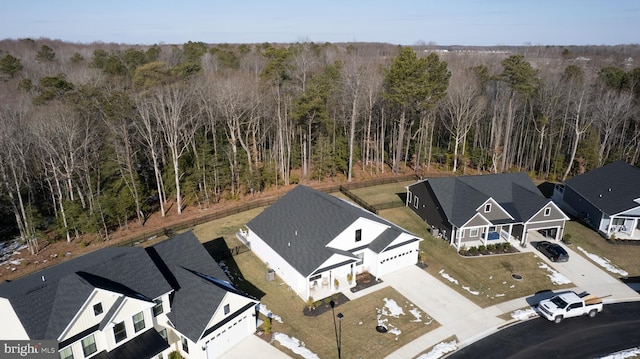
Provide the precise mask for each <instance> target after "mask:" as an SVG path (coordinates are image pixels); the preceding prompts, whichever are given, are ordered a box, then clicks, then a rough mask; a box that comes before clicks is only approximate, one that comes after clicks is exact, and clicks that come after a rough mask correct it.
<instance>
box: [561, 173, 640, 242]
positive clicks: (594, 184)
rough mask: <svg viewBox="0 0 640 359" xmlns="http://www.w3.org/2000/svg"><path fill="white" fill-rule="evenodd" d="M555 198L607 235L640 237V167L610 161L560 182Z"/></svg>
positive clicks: (627, 237)
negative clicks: (562, 183)
mask: <svg viewBox="0 0 640 359" xmlns="http://www.w3.org/2000/svg"><path fill="white" fill-rule="evenodd" d="M553 198H554V201H555V202H556V203H559V204H560V207H561V208H562V209H563V210H564V211H566V212H567V213H568V214H570V215H572V216H575V217H576V218H578V219H579V220H581V221H583V222H584V223H587V224H588V225H590V226H591V227H593V228H594V229H595V230H597V231H598V233H600V235H602V236H604V237H605V238H610V237H611V236H615V237H616V238H621V239H640V168H637V167H634V166H631V165H630V164H628V163H626V162H624V161H616V162H613V163H610V164H608V165H605V166H603V167H600V168H598V169H595V170H593V171H589V172H587V173H584V174H581V175H579V176H575V177H573V178H571V179H569V180H567V181H566V182H565V183H564V185H556V187H555V189H554V194H553Z"/></svg>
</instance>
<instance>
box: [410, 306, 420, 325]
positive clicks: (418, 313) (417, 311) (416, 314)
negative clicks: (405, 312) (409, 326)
mask: <svg viewBox="0 0 640 359" xmlns="http://www.w3.org/2000/svg"><path fill="white" fill-rule="evenodd" d="M409 313H411V314H413V317H414V318H416V319H414V320H412V322H421V321H422V313H420V310H418V308H413V309H411V310H410V311H409Z"/></svg>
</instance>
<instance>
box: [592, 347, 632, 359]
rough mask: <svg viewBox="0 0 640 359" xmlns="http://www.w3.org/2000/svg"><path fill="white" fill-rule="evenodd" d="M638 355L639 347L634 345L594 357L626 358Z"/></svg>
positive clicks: (603, 358) (608, 358)
mask: <svg viewBox="0 0 640 359" xmlns="http://www.w3.org/2000/svg"><path fill="white" fill-rule="evenodd" d="M638 355H640V347H635V348H631V349H627V350H622V351H619V352H615V353H611V354H609V355H607V356H603V357H598V358H596V359H626V358H634V357H636V356H638Z"/></svg>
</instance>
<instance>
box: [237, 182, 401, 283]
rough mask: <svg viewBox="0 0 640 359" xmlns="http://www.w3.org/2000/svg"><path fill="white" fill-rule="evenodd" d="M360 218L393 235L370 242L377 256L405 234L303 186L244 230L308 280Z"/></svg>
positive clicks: (358, 209) (386, 234)
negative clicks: (336, 241) (337, 239)
mask: <svg viewBox="0 0 640 359" xmlns="http://www.w3.org/2000/svg"><path fill="white" fill-rule="evenodd" d="M361 217H362V218H367V219H370V220H372V221H375V222H379V223H384V224H386V225H388V226H390V227H391V228H393V230H394V231H395V232H389V231H385V232H384V233H383V235H382V236H381V237H380V238H378V239H376V240H374V241H373V243H372V244H371V245H370V247H369V248H371V249H372V250H374V251H376V252H380V251H382V250H383V249H384V248H385V247H386V246H388V245H389V243H390V242H391V241H392V240H393V239H395V238H396V237H397V235H399V234H400V233H401V232H405V231H404V230H402V229H401V228H399V227H397V226H396V225H394V224H393V223H391V222H388V221H386V220H384V219H382V218H380V217H378V216H376V215H375V214H373V213H371V212H369V211H367V210H365V209H363V208H361V207H358V206H355V205H353V204H351V203H349V202H347V201H344V200H342V199H340V198H337V197H334V196H332V195H329V194H327V193H324V192H321V191H318V190H315V189H312V188H309V187H306V186H302V185H298V186H296V187H295V188H293V189H292V190H291V191H289V193H287V194H286V195H284V196H283V197H282V198H280V199H279V200H278V201H277V202H276V203H274V204H272V205H271V206H269V207H268V208H267V209H265V210H264V211H263V212H262V213H260V214H259V215H258V216H256V217H255V218H254V219H252V220H251V221H249V223H247V227H249V229H251V231H253V232H254V233H256V234H257V235H258V236H260V238H262V240H264V241H265V242H266V243H267V244H268V245H269V246H270V247H271V248H272V249H273V250H274V251H276V252H277V253H279V254H280V256H282V258H283V259H285V260H286V261H287V262H288V263H289V264H291V265H292V266H293V267H294V268H295V269H296V270H297V271H298V272H299V273H300V274H301V275H303V276H309V275H310V274H312V273H313V272H314V271H315V270H316V269H318V267H319V266H320V265H321V264H322V263H324V262H325V261H326V260H327V259H329V258H330V257H331V256H332V255H333V254H334V253H335V251H334V250H332V249H331V248H327V244H328V243H329V242H330V241H331V240H333V239H334V238H335V237H336V236H337V235H338V234H340V233H341V232H342V231H344V230H345V229H346V228H347V227H348V226H349V225H351V224H352V223H353V222H355V221H356V220H357V219H359V218H361ZM391 234H396V236H395V237H394V236H392V235H391Z"/></svg>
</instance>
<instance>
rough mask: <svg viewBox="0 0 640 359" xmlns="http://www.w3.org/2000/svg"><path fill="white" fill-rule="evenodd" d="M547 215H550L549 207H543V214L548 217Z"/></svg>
mask: <svg viewBox="0 0 640 359" xmlns="http://www.w3.org/2000/svg"><path fill="white" fill-rule="evenodd" d="M549 215H551V208H548V207H547V208H545V209H544V216H545V217H548V216H549Z"/></svg>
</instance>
